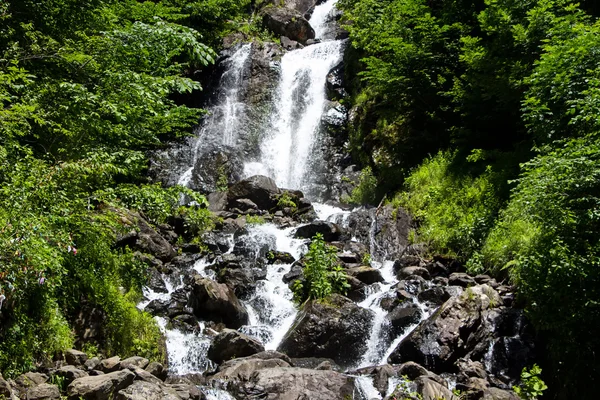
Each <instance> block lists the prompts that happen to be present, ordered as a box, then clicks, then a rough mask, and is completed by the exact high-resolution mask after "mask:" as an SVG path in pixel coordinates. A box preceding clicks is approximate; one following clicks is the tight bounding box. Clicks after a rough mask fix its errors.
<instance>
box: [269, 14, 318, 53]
mask: <svg viewBox="0 0 600 400" xmlns="http://www.w3.org/2000/svg"><path fill="white" fill-rule="evenodd" d="M262 12H263V25H264V26H265V27H266V28H267V29H269V30H270V31H271V32H273V33H275V34H276V35H279V36H286V37H288V38H290V39H291V40H295V41H296V42H299V43H301V44H306V41H307V40H309V39H314V38H315V30H314V29H313V28H312V26H310V23H309V22H308V21H307V20H306V19H305V18H304V17H303V16H302V14H300V13H298V12H297V11H295V10H292V9H289V8H278V7H266V8H265V9H263V11H262Z"/></svg>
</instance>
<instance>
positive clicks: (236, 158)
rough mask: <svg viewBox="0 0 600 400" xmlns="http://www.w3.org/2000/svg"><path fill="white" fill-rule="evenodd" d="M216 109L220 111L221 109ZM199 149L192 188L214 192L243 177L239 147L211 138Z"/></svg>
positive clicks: (214, 116)
mask: <svg viewBox="0 0 600 400" xmlns="http://www.w3.org/2000/svg"><path fill="white" fill-rule="evenodd" d="M216 111H217V113H218V112H219V110H216ZM219 116H220V115H218V114H214V115H212V117H213V118H218V117H219ZM214 125H217V126H220V125H218V124H214ZM214 125H213V126H214ZM214 128H216V126H214V127H213V129H214ZM217 129H218V128H217ZM215 133H216V132H215ZM205 134H206V132H205ZM197 151H198V155H197V157H196V160H195V161H196V162H195V164H194V168H193V169H192V176H191V181H190V187H191V188H192V189H194V190H198V191H199V192H201V193H213V192H216V191H218V190H224V189H227V186H228V185H231V184H232V183H233V182H237V181H238V180H240V179H241V178H242V174H243V171H244V165H243V163H242V161H241V160H242V152H241V151H240V150H239V149H237V148H234V147H232V146H226V145H223V144H221V143H218V142H215V141H210V140H209V141H204V142H203V146H202V148H200V149H197ZM209 204H210V203H209ZM218 211H220V210H218Z"/></svg>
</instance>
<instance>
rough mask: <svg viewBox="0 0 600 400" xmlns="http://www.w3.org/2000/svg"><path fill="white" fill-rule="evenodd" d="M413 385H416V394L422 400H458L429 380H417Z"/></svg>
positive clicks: (448, 391) (442, 387)
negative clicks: (419, 395) (417, 393)
mask: <svg viewBox="0 0 600 400" xmlns="http://www.w3.org/2000/svg"><path fill="white" fill-rule="evenodd" d="M415 383H416V384H417V390H418V392H419V393H420V394H421V396H423V397H422V398H423V400H439V399H445V400H460V399H459V397H458V396H455V395H454V394H453V393H452V392H451V391H450V390H449V389H448V388H446V387H444V386H442V385H441V384H439V383H437V382H436V381H434V380H431V379H429V378H426V377H420V378H417V380H416V381H415Z"/></svg>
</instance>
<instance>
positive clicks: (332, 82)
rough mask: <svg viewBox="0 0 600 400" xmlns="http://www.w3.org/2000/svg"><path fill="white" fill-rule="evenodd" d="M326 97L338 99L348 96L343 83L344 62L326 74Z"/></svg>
mask: <svg viewBox="0 0 600 400" xmlns="http://www.w3.org/2000/svg"><path fill="white" fill-rule="evenodd" d="M326 90H327V98H328V99H329V100H339V99H343V98H344V97H347V96H348V92H347V91H346V89H345V85H344V64H343V63H340V64H339V65H336V66H335V67H333V68H332V69H331V71H329V73H328V74H327V80H326Z"/></svg>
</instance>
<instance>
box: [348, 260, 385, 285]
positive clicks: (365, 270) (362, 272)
mask: <svg viewBox="0 0 600 400" xmlns="http://www.w3.org/2000/svg"><path fill="white" fill-rule="evenodd" d="M346 273H347V274H348V275H350V276H352V277H354V278H356V279H358V280H359V281H361V282H363V283H365V284H367V285H370V284H372V283H376V282H383V276H381V272H379V270H378V269H375V268H373V267H368V266H365V265H363V266H360V267H352V268H348V269H347V270H346Z"/></svg>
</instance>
